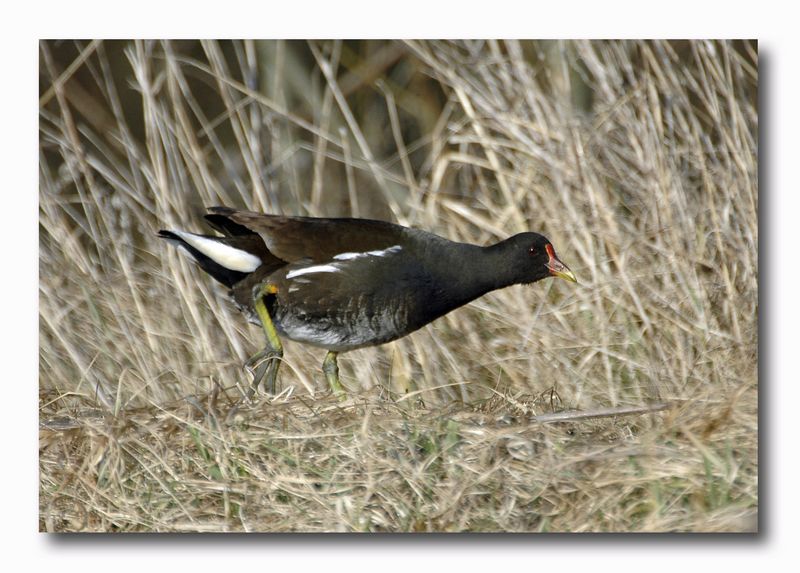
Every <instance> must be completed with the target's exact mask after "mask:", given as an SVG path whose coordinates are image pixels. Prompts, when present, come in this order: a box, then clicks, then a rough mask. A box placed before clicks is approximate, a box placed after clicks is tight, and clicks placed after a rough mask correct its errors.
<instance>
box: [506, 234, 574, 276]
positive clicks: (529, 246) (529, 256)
mask: <svg viewBox="0 0 800 573" xmlns="http://www.w3.org/2000/svg"><path fill="white" fill-rule="evenodd" d="M495 247H499V248H501V249H502V251H503V258H504V259H505V261H504V262H505V265H506V268H507V269H509V270H510V271H511V273H512V275H513V277H514V283H522V284H530V283H532V282H536V281H538V280H541V279H545V278H547V277H558V278H561V279H564V280H567V281H571V282H575V283H576V282H578V279H577V278H575V275H574V274H573V273H572V271H571V270H569V267H567V265H565V264H564V263H562V262H561V261H560V260H559V258H558V257H557V256H556V251H555V249H554V248H553V245H552V244H551V243H550V240H549V239H548V238H547V237H544V236H542V235H540V234H539V233H520V234H518V235H514V236H513V237H510V238H508V239H506V240H505V241H503V242H501V243H498V244H497V245H495Z"/></svg>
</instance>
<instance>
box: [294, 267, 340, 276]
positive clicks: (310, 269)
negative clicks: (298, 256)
mask: <svg viewBox="0 0 800 573" xmlns="http://www.w3.org/2000/svg"><path fill="white" fill-rule="evenodd" d="M338 272H339V269H337V268H336V267H334V266H333V265H316V266H313V267H305V268H302V269H296V270H294V271H290V272H288V273H287V274H286V278H287V279H293V278H294V277H299V276H300V275H307V274H309V273H338Z"/></svg>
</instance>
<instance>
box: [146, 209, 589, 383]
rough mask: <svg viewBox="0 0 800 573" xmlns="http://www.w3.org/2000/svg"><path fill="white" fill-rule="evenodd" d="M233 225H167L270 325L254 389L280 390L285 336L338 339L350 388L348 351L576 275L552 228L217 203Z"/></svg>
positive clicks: (321, 343)
mask: <svg viewBox="0 0 800 573" xmlns="http://www.w3.org/2000/svg"><path fill="white" fill-rule="evenodd" d="M208 210H209V213H210V214H208V215H206V216H205V218H206V221H207V222H208V223H209V224H210V225H211V226H212V227H213V228H214V229H215V230H217V231H218V232H219V233H221V235H222V236H209V235H198V234H195V233H188V232H186V231H166V230H161V231H159V236H160V237H162V238H164V239H167V240H169V241H171V242H173V243H175V244H176V245H178V246H179V247H182V248H183V249H185V250H186V251H187V252H188V253H189V254H190V255H191V256H192V258H193V259H194V260H195V261H196V262H197V263H198V264H199V265H200V267H201V268H202V269H203V270H204V271H206V272H207V273H208V274H210V275H211V276H212V277H213V278H214V279H216V280H217V281H219V282H220V283H222V284H224V285H225V286H226V287H228V288H229V289H230V292H229V294H230V296H231V298H232V299H233V301H234V302H235V303H236V305H237V306H238V307H239V309H240V310H241V311H242V312H244V314H245V315H246V316H247V318H248V319H249V320H250V321H251V322H253V323H255V324H260V325H261V326H262V327H263V329H264V333H265V334H266V338H267V344H266V347H265V348H264V350H262V351H261V352H259V353H258V354H256V355H255V356H253V357H252V358H251V359H250V360H248V362H247V367H248V370H251V371H253V370H252V367H253V366H254V365H258V367H257V369H256V370H255V371H254V372H253V383H252V388H251V390H250V394H249V395H250V397H252V395H253V394H254V393H255V391H256V390H257V388H258V385H259V383H260V382H261V381H262V380H265V387H266V390H267V391H268V392H270V393H274V391H275V382H276V379H277V375H278V367H279V365H280V360H281V358H282V356H283V347H282V345H281V340H280V336H285V337H286V338H288V339H290V340H295V341H298V342H304V343H307V344H312V345H314V346H318V347H321V348H324V349H326V350H327V351H328V353H327V355H326V356H325V360H324V362H323V365H322V368H323V371H324V372H325V376H326V378H327V381H328V384H329V385H330V387H331V389H332V390H333V392H334V393H335V394H337V395H339V396H342V395H343V388H342V385H341V383H340V381H339V369H338V366H337V363H336V356H337V354H338V353H339V352H345V351H347V350H353V349H355V348H362V347H364V346H375V345H378V344H383V343H384V342H389V341H391V340H396V339H398V338H401V337H403V336H405V335H406V334H409V333H411V332H413V331H415V330H417V329H418V328H420V327H422V326H425V325H426V324H428V323H429V322H431V321H433V320H435V319H437V318H439V317H440V316H442V315H444V314H446V313H448V312H450V311H451V310H453V309H455V308H458V307H460V306H462V305H464V304H466V303H468V302H470V301H471V300H473V299H476V298H478V297H479V296H481V295H483V294H485V293H487V292H489V291H492V290H495V289H499V288H503V287H507V286H510V285H514V284H519V283H524V284H529V283H533V282H536V281H538V280H541V279H544V278H547V277H551V276H555V277H559V278H562V279H566V280H568V281H572V282H577V279H576V278H575V275H574V274H573V273H572V271H570V270H569V268H568V267H567V266H566V265H565V264H564V263H562V262H561V261H560V260H559V259H558V257H557V256H556V252H555V249H554V248H553V245H552V244H551V243H550V241H549V240H547V238H545V237H543V236H542V235H539V234H537V233H520V234H518V235H514V236H513V237H510V238H508V239H506V240H504V241H501V242H499V243H497V244H494V245H490V246H487V247H481V246H478V245H471V244H467V243H457V242H454V241H450V240H448V239H444V238H442V237H439V236H438V235H434V234H432V233H428V232H425V231H421V230H417V229H412V228H408V227H403V226H401V225H395V224H393V223H387V222H385V221H374V220H370V219H324V218H314V217H284V216H280V215H266V214H263V213H255V212H252V211H241V210H237V209H231V208H228V207H211V208H209V209H208Z"/></svg>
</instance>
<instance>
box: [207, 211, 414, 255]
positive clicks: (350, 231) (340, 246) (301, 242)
mask: <svg viewBox="0 0 800 573" xmlns="http://www.w3.org/2000/svg"><path fill="white" fill-rule="evenodd" d="M209 211H210V212H211V213H214V214H215V215H221V216H224V217H226V218H227V219H229V220H230V221H233V223H235V224H237V225H241V226H243V227H246V228H247V229H249V230H251V231H253V232H255V233H258V235H260V236H261V238H262V239H263V240H264V243H265V244H266V245H267V248H268V249H269V251H270V252H271V253H272V254H273V255H275V256H276V257H278V258H280V259H282V260H284V261H287V262H290V263H293V262H296V261H300V260H309V261H310V262H324V261H328V260H330V259H331V258H333V257H334V256H335V255H338V254H341V253H348V252H355V253H359V252H365V251H372V250H376V249H385V248H388V247H391V246H393V245H398V244H403V242H404V240H406V236H407V235H406V232H407V230H406V229H405V228H404V227H401V226H400V225H394V224H392V223H387V222H385V221H374V220H370V219H323V218H315V217H284V216H281V215H265V214H263V213H256V212H253V211H240V210H238V209H231V208H229V207H210V208H209Z"/></svg>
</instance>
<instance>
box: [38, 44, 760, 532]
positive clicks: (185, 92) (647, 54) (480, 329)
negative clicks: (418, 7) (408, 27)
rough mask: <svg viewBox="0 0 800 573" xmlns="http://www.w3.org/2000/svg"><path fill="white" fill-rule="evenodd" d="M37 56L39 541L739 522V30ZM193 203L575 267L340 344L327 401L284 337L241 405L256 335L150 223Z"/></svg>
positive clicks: (750, 260) (197, 224) (750, 175)
mask: <svg viewBox="0 0 800 573" xmlns="http://www.w3.org/2000/svg"><path fill="white" fill-rule="evenodd" d="M40 54H41V60H40V78H41V82H40V148H39V152H40V161H39V166H40V174H39V175H40V176H39V180H40V227H39V230H40V243H39V244H40V250H39V254H40V260H39V275H40V299H39V302H40V323H39V324H40V327H39V332H40V361H39V389H40V390H39V396H40V411H39V415H40V421H41V424H40V426H41V430H40V528H41V529H42V530H43V531H78V530H80V531H304V532H307V531H314V532H318V531H753V530H755V529H756V528H757V515H758V461H757V454H758V450H757V437H758V377H757V366H758V355H757V330H758V287H757V282H758V256H757V252H758V162H757V153H758V147H757V145H758V139H757V132H758V115H757V104H758V102H757V87H758V63H757V60H758V58H757V45H756V43H755V42H717V41H708V42H705V41H702V42H700V41H698V42H694V41H693V42H660V41H659V42H644V41H605V42H589V41H528V42H518V41H483V40H482V41H396V42H392V41H346V42H344V41H309V42H301V41H232V42H217V41H201V42H193V41H178V42H171V41H115V42H108V41H75V42H73V41H46V42H42V43H41V44H40ZM211 205H228V206H234V207H240V208H248V209H253V210H259V211H266V212H271V213H285V214H302V215H314V216H360V217H369V218H380V219H386V220H391V221H395V222H399V223H402V224H405V225H412V226H417V227H420V228H424V229H426V230H430V231H433V232H436V233H438V234H441V235H443V236H445V237H448V238H451V239H454V240H459V241H468V242H473V243H480V244H489V243H492V242H496V241H498V240H501V239H503V238H505V237H507V236H509V235H511V234H513V233H516V232H520V231H524V230H535V231H538V232H541V233H543V234H545V235H547V236H548V237H549V238H550V239H551V240H552V241H553V243H554V245H555V246H556V249H557V251H558V253H559V256H560V257H561V258H562V260H564V261H565V262H566V263H567V264H568V265H569V266H570V267H571V268H572V270H573V271H574V272H575V273H576V275H577V276H578V279H579V281H580V282H579V284H578V285H572V284H567V283H565V282H563V281H543V282H540V283H538V284H536V285H534V286H529V287H524V286H516V287H511V288H508V289H505V290H502V291H498V292H495V293H491V294H489V295H487V296H485V297H483V298H481V299H479V300H477V301H475V302H474V303H472V304H470V305H468V306H466V307H464V308H461V309H459V310H457V311H455V312H453V313H451V314H449V315H447V316H445V317H443V318H442V319H440V320H438V321H436V322H435V323H433V324H432V325H430V326H428V327H425V328H423V329H422V330H420V331H418V332H416V333H414V334H412V335H410V336H408V337H406V338H404V339H401V340H399V341H397V342H394V343H390V344H387V345H384V346H381V347H378V348H372V349H364V350H359V351H354V352H352V353H347V354H344V355H342V356H341V357H340V366H341V368H342V381H343V383H344V384H345V386H346V387H347V388H348V389H349V391H350V392H349V395H350V398H349V400H348V401H346V402H344V403H338V402H336V401H335V400H334V399H333V398H332V397H331V396H330V395H329V394H328V392H327V388H326V384H325V381H324V377H323V376H322V373H321V371H320V363H321V360H322V357H323V354H324V352H321V351H319V350H317V349H314V348H310V347H305V346H302V345H299V344H293V343H291V342H287V343H286V345H285V350H286V352H285V357H284V360H285V361H284V365H283V366H282V368H281V379H280V380H281V386H282V393H281V394H279V395H278V396H275V397H270V396H263V395H262V396H260V397H259V399H258V400H257V401H256V402H254V403H250V402H247V401H243V400H242V392H243V390H245V389H246V387H247V385H248V383H249V377H248V375H247V373H246V372H245V371H244V370H243V369H242V367H241V365H242V363H243V362H244V361H245V360H246V359H247V358H248V357H249V356H251V355H252V354H254V353H255V352H256V351H257V350H259V349H260V348H261V347H262V346H263V334H262V333H261V332H260V330H259V329H258V328H256V327H254V326H251V325H249V324H247V323H246V321H245V320H244V319H243V318H242V317H241V316H240V315H239V313H238V312H237V311H236V309H235V308H234V307H233V306H232V304H230V303H228V302H227V300H226V297H225V292H224V289H223V288H222V287H220V286H219V285H216V284H215V283H214V282H213V281H212V280H211V279H210V278H209V277H207V276H205V275H204V274H203V273H202V272H201V271H200V270H199V269H197V268H195V267H194V266H193V265H192V264H191V263H190V262H189V261H188V260H187V259H186V258H185V257H182V256H181V255H180V253H177V252H176V250H175V249H174V248H172V247H171V246H170V245H168V244H165V243H164V242H163V241H160V240H159V239H157V237H156V231H157V230H158V229H159V228H167V229H169V228H179V229H186V230H192V231H196V232H207V228H204V225H203V222H202V214H203V213H204V207H205V206H211ZM626 409H628V410H633V411H635V412H636V413H635V414H631V413H628V414H625V412H626ZM575 410H577V411H583V412H588V413H590V414H591V413H594V414H596V416H595V417H591V418H586V417H580V416H578V415H574V414H573V413H572V412H573V411H575ZM609 412H616V413H617V414H618V415H614V416H612V415H609V414H608V413H609ZM558 413H561V416H562V418H563V419H560V420H554V418H557V416H554V414H558ZM548 416H549V417H548Z"/></svg>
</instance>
